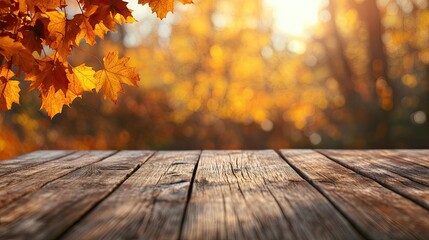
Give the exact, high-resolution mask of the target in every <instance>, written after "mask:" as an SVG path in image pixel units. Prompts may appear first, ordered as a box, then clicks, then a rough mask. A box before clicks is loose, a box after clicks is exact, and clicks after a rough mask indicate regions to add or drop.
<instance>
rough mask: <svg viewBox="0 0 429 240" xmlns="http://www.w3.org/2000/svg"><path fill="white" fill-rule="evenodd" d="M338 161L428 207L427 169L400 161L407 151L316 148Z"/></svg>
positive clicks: (428, 170)
mask: <svg viewBox="0 0 429 240" xmlns="http://www.w3.org/2000/svg"><path fill="white" fill-rule="evenodd" d="M319 152H321V153H322V154H324V155H326V156H328V157H329V158H331V159H333V160H334V161H336V162H338V163H339V164H341V165H343V166H345V167H347V168H349V169H352V170H353V171H355V172H358V173H359V174H361V175H364V176H366V177H369V178H371V179H373V180H375V181H377V182H378V183H380V184H382V185H383V186H385V187H387V188H389V189H391V190H392V191H394V192H397V193H399V194H401V195H402V196H404V197H406V198H409V199H411V200H412V201H414V202H416V203H417V204H419V205H421V206H423V207H424V208H426V209H428V210H429V179H428V176H429V168H425V167H424V166H422V165H419V162H418V161H417V160H416V162H414V163H411V162H409V161H406V160H403V159H402V156H404V155H407V152H411V151H405V152H404V151H402V152H401V153H399V152H398V151H375V150H372V151H362V150H320V151H319Z"/></svg>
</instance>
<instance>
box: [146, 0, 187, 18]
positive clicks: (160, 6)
mask: <svg viewBox="0 0 429 240" xmlns="http://www.w3.org/2000/svg"><path fill="white" fill-rule="evenodd" d="M179 2H181V3H183V4H190V3H192V0H179ZM147 3H148V4H149V7H150V8H151V9H152V12H154V13H156V15H157V16H158V17H159V18H161V19H163V18H165V17H166V16H167V14H168V13H169V12H173V10H174V0H139V4H142V5H145V4H147Z"/></svg>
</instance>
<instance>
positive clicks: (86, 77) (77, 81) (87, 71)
mask: <svg viewBox="0 0 429 240" xmlns="http://www.w3.org/2000/svg"><path fill="white" fill-rule="evenodd" d="M72 70H73V73H70V74H67V77H68V79H69V80H70V83H69V86H68V90H69V91H71V92H73V93H74V94H76V95H81V94H82V92H83V91H92V90H93V89H95V87H96V86H95V84H96V82H97V80H96V79H95V78H94V74H95V71H94V70H93V69H92V68H91V67H88V66H85V64H82V65H79V66H77V67H74V68H73V69H72Z"/></svg>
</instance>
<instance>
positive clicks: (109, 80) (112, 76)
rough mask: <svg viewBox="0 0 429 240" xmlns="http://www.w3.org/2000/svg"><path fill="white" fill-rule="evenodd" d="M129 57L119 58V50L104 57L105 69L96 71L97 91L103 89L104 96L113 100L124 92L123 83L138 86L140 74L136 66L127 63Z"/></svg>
mask: <svg viewBox="0 0 429 240" xmlns="http://www.w3.org/2000/svg"><path fill="white" fill-rule="evenodd" d="M128 60H129V58H128V57H124V58H118V52H110V53H108V54H107V56H106V57H104V58H103V62H104V69H103V70H99V71H97V72H96V73H95V76H94V77H95V79H96V80H97V82H96V88H95V89H96V91H97V92H99V91H100V90H103V93H104V98H110V99H112V101H113V102H116V101H117V100H118V94H119V93H120V92H123V91H124V90H123V88H122V86H121V84H127V85H131V86H137V81H139V80H140V79H139V76H138V74H137V73H136V72H135V68H134V67H128V66H126V65H125V64H126V63H127V62H128Z"/></svg>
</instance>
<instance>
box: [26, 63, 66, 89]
mask: <svg viewBox="0 0 429 240" xmlns="http://www.w3.org/2000/svg"><path fill="white" fill-rule="evenodd" d="M67 71H68V65H67V66H65V65H64V64H63V63H61V62H60V61H54V60H52V59H51V58H50V57H47V58H46V59H44V60H40V61H39V71H34V72H32V73H31V74H28V75H27V76H26V79H27V80H29V81H31V82H32V83H31V85H30V86H31V89H35V88H38V89H39V91H40V92H41V93H42V94H43V93H46V92H48V91H49V89H50V88H51V87H54V89H55V91H58V90H62V92H63V93H66V92H67V89H68V85H69V82H70V80H69V79H68V77H67Z"/></svg>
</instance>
